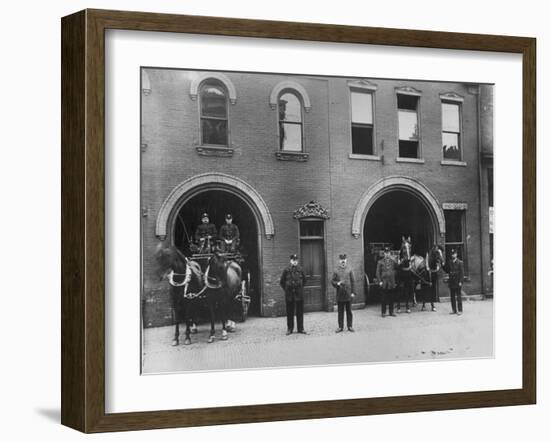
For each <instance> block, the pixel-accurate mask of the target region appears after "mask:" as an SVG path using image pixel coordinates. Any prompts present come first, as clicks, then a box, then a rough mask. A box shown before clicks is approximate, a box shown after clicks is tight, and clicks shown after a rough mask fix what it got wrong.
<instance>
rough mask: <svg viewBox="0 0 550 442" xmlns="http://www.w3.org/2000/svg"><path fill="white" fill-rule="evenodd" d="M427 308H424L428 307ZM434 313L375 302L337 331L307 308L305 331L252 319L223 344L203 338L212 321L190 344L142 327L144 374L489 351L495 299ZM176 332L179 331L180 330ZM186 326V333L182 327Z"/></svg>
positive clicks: (165, 330)
mask: <svg viewBox="0 0 550 442" xmlns="http://www.w3.org/2000/svg"><path fill="white" fill-rule="evenodd" d="M427 307H428V306H427ZM436 307H437V310H438V311H437V312H432V311H431V310H430V309H429V308H427V310H426V311H424V312H422V311H420V305H417V306H416V307H414V308H413V309H412V312H411V313H410V314H408V313H403V311H404V310H401V311H402V313H400V314H399V315H398V316H397V317H390V316H387V317H385V318H382V317H381V315H380V306H368V307H367V308H365V309H362V310H354V311H353V327H354V329H355V330H356V331H355V333H352V332H349V331H347V329H345V331H344V332H342V333H338V334H336V333H335V330H336V328H337V318H336V313H329V312H315V313H306V314H305V316H304V327H305V329H306V331H307V332H308V334H307V335H301V334H296V333H294V334H292V335H290V336H286V317H278V318H249V319H248V320H247V321H246V322H244V323H238V324H237V328H236V331H235V332H233V333H229V339H228V340H227V341H222V340H220V339H219V337H220V336H221V330H220V328H221V325H220V324H219V323H217V324H216V327H217V330H216V331H217V333H216V340H215V341H214V343H212V344H208V343H207V342H206V341H207V339H208V335H209V329H210V325H209V324H201V325H200V326H199V332H198V333H197V334H195V335H191V340H192V344H191V345H187V346H184V345H183V339H182V336H180V342H181V343H180V345H179V346H177V347H172V346H171V343H172V339H173V334H174V327H173V326H170V327H158V328H147V329H145V330H144V332H143V358H142V368H143V373H144V374H149V373H162V372H179V371H197V370H223V369H246V368H267V367H283V366H284V367H288V366H310V365H330V364H351V363H373V362H395V361H415V360H429V359H460V358H479V357H492V356H493V301H492V300H484V301H477V300H467V301H464V314H463V315H461V316H458V315H450V314H449V313H450V311H451V308H450V305H449V304H448V303H437V304H436ZM180 329H181V328H180ZM182 331H183V330H182Z"/></svg>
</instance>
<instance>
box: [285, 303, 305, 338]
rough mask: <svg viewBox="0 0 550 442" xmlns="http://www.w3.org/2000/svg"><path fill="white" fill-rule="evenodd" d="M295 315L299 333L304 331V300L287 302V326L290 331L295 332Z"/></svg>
mask: <svg viewBox="0 0 550 442" xmlns="http://www.w3.org/2000/svg"><path fill="white" fill-rule="evenodd" d="M294 315H296V326H297V327H298V331H299V332H301V331H304V300H303V299H302V300H300V301H295V300H293V299H291V300H287V301H286V326H287V329H288V330H289V331H294Z"/></svg>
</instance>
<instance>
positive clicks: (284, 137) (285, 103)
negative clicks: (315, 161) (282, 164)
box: [278, 91, 303, 152]
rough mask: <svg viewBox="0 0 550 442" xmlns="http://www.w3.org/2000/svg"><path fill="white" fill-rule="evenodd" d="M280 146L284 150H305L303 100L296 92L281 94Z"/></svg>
mask: <svg viewBox="0 0 550 442" xmlns="http://www.w3.org/2000/svg"><path fill="white" fill-rule="evenodd" d="M278 104H279V148H280V149H281V150H284V151H290V152H301V151H302V150H303V143H302V141H303V124H302V102H301V101H300V99H299V98H298V96H297V95H296V94H294V93H293V92H290V91H284V92H283V93H281V95H280V96H279V103H278Z"/></svg>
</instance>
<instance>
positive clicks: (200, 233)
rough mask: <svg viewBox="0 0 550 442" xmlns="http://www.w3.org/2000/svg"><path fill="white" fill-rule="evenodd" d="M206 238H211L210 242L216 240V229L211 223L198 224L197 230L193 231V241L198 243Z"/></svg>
mask: <svg viewBox="0 0 550 442" xmlns="http://www.w3.org/2000/svg"><path fill="white" fill-rule="evenodd" d="M207 236H211V237H212V241H215V240H216V236H218V231H217V229H216V226H215V225H214V224H212V223H208V224H204V223H202V224H200V225H199V227H197V230H195V241H196V242H199V240H200V239H201V238H206V237H207Z"/></svg>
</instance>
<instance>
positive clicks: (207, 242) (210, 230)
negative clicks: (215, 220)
mask: <svg viewBox="0 0 550 442" xmlns="http://www.w3.org/2000/svg"><path fill="white" fill-rule="evenodd" d="M201 221H202V224H200V225H199V226H198V227H197V230H195V243H196V244H197V246H198V248H199V253H210V252H211V251H212V249H213V248H214V246H215V244H216V237H217V236H218V231H217V229H216V226H215V225H214V224H212V223H211V222H210V217H209V216H208V213H206V212H205V213H203V214H202V216H201Z"/></svg>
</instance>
